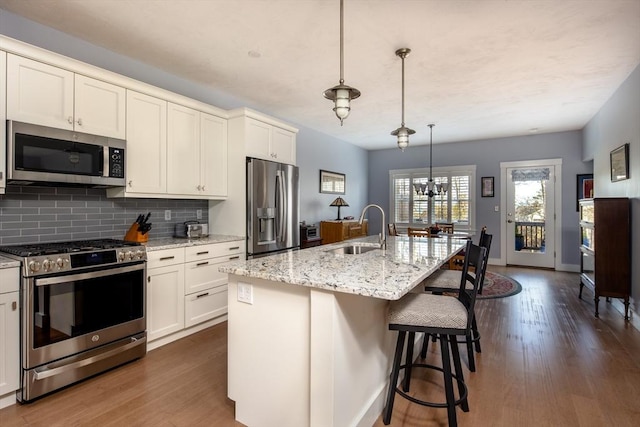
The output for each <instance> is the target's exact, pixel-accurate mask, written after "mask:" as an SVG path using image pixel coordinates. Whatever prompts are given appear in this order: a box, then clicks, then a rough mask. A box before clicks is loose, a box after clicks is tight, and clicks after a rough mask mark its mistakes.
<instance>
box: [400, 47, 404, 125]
mask: <svg viewBox="0 0 640 427" xmlns="http://www.w3.org/2000/svg"><path fill="white" fill-rule="evenodd" d="M401 58H402V123H400V126H401V127H404V55H402V57H401Z"/></svg>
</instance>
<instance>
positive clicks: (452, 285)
mask: <svg viewBox="0 0 640 427" xmlns="http://www.w3.org/2000/svg"><path fill="white" fill-rule="evenodd" d="M492 239H493V235H491V234H487V233H485V232H484V229H483V232H482V233H481V234H480V241H479V242H478V245H479V246H480V247H483V248H485V249H486V253H485V259H484V260H483V263H482V267H481V268H484V271H483V272H482V281H481V282H480V283H479V285H478V293H479V294H481V293H482V291H481V290H482V285H483V284H484V276H485V273H486V269H487V265H488V260H489V251H490V250H491V240H492ZM469 267H470V268H469V269H470V270H472V269H471V267H473V268H475V269H476V271H477V268H478V267H477V266H475V265H470V266H469ZM461 273H462V272H461V271H458V270H438V271H436V272H435V273H433V274H432V275H431V276H429V277H427V278H426V279H425V280H424V281H423V282H422V284H423V285H424V291H425V292H431V293H434V294H439V295H441V294H443V293H445V292H458V288H459V286H460V277H461ZM467 290H468V291H469V290H471V284H469V283H467ZM434 342H435V339H434ZM458 343H459V344H466V345H467V359H468V360H469V370H470V371H471V372H475V371H476V362H475V354H474V352H473V345H474V344H475V351H476V352H477V353H481V352H482V348H481V347H480V332H479V331H478V324H477V322H476V315H475V312H474V313H473V320H472V323H471V335H470V336H468V337H465V340H464V341H459V342H458ZM428 345H429V340H428V337H425V340H424V342H423V344H422V351H421V352H420V353H421V356H422V358H425V357H427V346H428Z"/></svg>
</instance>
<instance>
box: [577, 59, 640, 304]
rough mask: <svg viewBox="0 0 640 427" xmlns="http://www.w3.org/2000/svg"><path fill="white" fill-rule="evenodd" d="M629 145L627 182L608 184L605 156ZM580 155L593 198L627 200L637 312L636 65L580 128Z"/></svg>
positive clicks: (639, 75) (639, 115)
mask: <svg viewBox="0 0 640 427" xmlns="http://www.w3.org/2000/svg"><path fill="white" fill-rule="evenodd" d="M625 143H629V144H630V147H629V169H630V171H629V179H627V180H624V181H618V182H611V175H610V165H609V153H610V152H611V150H613V149H615V148H618V147H619V146H621V145H622V144H625ZM584 155H585V158H590V159H593V165H594V167H593V171H594V195H595V196H596V197H629V198H630V199H631V217H632V220H631V242H632V248H631V255H632V259H633V260H634V261H635V262H632V263H631V264H632V268H631V277H632V289H631V294H632V295H634V296H635V298H634V299H633V308H634V310H635V311H636V312H638V311H639V310H640V298H638V297H637V296H638V295H640V266H638V262H637V261H638V260H640V66H638V67H637V68H636V69H635V70H634V71H633V72H632V73H631V75H630V76H629V77H628V78H627V80H626V81H625V82H624V83H623V84H622V85H621V86H620V88H618V90H617V91H616V92H615V93H614V94H613V96H612V97H611V98H610V99H609V100H608V101H607V103H606V104H605V105H604V106H603V107H602V108H601V109H600V111H599V112H598V114H596V116H595V117H594V118H593V119H592V120H591V121H590V122H589V123H588V124H587V126H586V127H585V129H584Z"/></svg>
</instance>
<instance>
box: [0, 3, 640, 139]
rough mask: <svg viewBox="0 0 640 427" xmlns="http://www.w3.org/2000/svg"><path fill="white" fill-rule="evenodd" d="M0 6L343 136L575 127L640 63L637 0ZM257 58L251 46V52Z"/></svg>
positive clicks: (469, 134) (463, 135)
mask: <svg viewBox="0 0 640 427" xmlns="http://www.w3.org/2000/svg"><path fill="white" fill-rule="evenodd" d="M0 8H3V9H5V10H8V11H10V12H13V13H16V14H18V15H21V16H24V17H26V18H28V19H31V20H34V21H36V22H39V23H42V24H44V25H47V26H50V27H53V28H56V29H59V30H61V31H63V32H65V33H68V34H71V35H73V36H77V37H79V38H81V39H84V40H87V41H89V42H90V43H93V44H96V45H99V46H103V47H105V48H107V49H109V50H111V51H114V52H118V53H120V54H123V55H126V56H129V57H132V58H136V59H138V60H140V61H143V62H145V63H148V64H151V65H153V66H156V67H158V68H161V69H164V70H166V71H168V72H170V73H173V74H175V75H179V76H182V77H184V78H186V79H189V80H192V81H195V82H199V83H202V84H205V85H210V86H211V87H213V88H216V89H218V90H222V91H225V92H228V93H230V94H233V95H235V96H237V97H239V98H243V99H246V100H248V101H250V102H251V103H252V104H253V105H254V108H257V109H259V110H263V111H265V112H269V113H270V114H272V115H275V116H277V117H280V118H283V119H286V120H288V121H290V122H292V123H295V124H300V125H304V126H307V127H309V128H312V129H316V130H318V131H320V132H324V133H326V134H329V135H332V136H335V137H336V138H339V139H342V140H345V141H348V142H350V143H352V144H355V145H358V146H361V147H364V148H367V149H380V148H392V147H395V139H394V137H392V136H391V135H390V132H391V131H392V130H394V129H396V128H397V127H399V126H400V119H401V117H400V115H401V114H400V113H401V60H400V58H398V57H397V56H395V53H394V52H395V51H396V49H398V48H401V47H409V48H411V49H412V52H411V54H410V55H409V56H408V57H407V59H406V60H405V72H406V73H405V85H406V95H405V100H406V105H405V109H406V111H405V122H406V125H407V126H408V127H410V128H412V129H414V130H416V134H415V135H414V136H412V137H411V141H410V145H418V144H426V143H428V138H429V136H428V135H429V132H428V127H427V124H428V123H435V124H436V127H435V128H434V143H440V142H451V141H463V140H475V139H484V138H494V137H504V136H513V135H527V134H530V133H531V132H532V131H531V129H537V132H539V133H547V132H557V131H565V130H575V129H581V128H582V127H583V126H584V125H585V124H586V123H587V122H588V121H589V120H590V119H591V118H592V117H593V115H594V114H595V113H596V112H597V111H598V110H599V109H600V107H602V105H603V104H604V103H605V102H606V101H607V99H608V98H609V97H610V96H611V95H612V94H613V92H614V91H615V90H616V89H617V88H618V87H619V86H620V84H621V83H622V82H623V81H624V79H625V78H626V77H627V76H628V75H629V74H630V73H631V71H632V70H633V69H634V68H635V67H636V66H637V65H638V64H639V63H640V0H630V1H621V0H577V1H569V0H548V1H543V0H524V1H518V0H475V1H473V0H467V1H454V0H450V1H446V0H431V1H429V0H422V1H420V0H395V1H393V0H345V83H346V84H347V85H350V86H353V87H355V88H357V89H359V90H360V91H361V92H362V96H361V97H360V98H358V99H356V100H355V101H353V102H352V110H351V115H350V116H349V117H348V118H347V119H346V120H345V123H344V126H343V127H340V122H339V120H338V119H337V118H336V117H335V116H334V114H333V112H332V111H331V109H332V108H333V106H332V103H331V102H330V101H328V100H326V99H324V98H323V96H322V92H323V91H324V90H326V89H328V88H330V87H332V86H334V85H336V84H337V83H338V80H339V72H340V69H339V52H340V50H339V49H340V44H339V22H340V15H339V0H127V1H119V0H0ZM255 56H258V57H255Z"/></svg>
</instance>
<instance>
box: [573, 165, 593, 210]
mask: <svg viewBox="0 0 640 427" xmlns="http://www.w3.org/2000/svg"><path fill="white" fill-rule="evenodd" d="M592 197H593V174H592V173H585V174H582V175H577V178H576V211H579V210H580V204H579V203H578V202H579V200H580V199H590V198H592Z"/></svg>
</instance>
